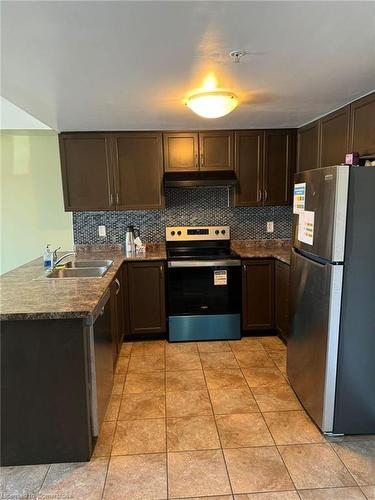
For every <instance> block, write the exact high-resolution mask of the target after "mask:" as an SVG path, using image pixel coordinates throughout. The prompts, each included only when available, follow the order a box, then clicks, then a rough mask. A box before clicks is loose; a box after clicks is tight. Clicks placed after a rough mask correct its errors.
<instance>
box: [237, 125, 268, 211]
mask: <svg viewBox="0 0 375 500" xmlns="http://www.w3.org/2000/svg"><path fill="white" fill-rule="evenodd" d="M263 140H264V133H263V130H242V131H239V132H236V133H235V170H236V175H237V179H238V186H237V188H236V206H238V207H251V206H259V205H261V204H262V189H263V185H262V182H263V179H262V172H263Z"/></svg>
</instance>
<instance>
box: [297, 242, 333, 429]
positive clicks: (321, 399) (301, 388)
mask: <svg viewBox="0 0 375 500" xmlns="http://www.w3.org/2000/svg"><path fill="white" fill-rule="evenodd" d="M342 275H343V266H342V265H332V264H329V263H327V264H321V263H319V262H316V261H314V260H310V259H307V258H306V257H304V256H302V255H300V254H298V253H297V252H296V251H293V252H292V260H291V311H290V312H291V324H290V333H289V338H288V354H287V371H288V377H289V380H290V383H291V385H292V387H293V389H294V391H295V392H296V394H297V396H298V398H299V399H300V401H301V403H302V405H303V406H304V408H305V409H306V411H307V412H308V413H309V415H310V416H311V418H312V419H313V420H314V421H315V423H316V424H317V425H318V426H319V427H320V428H321V429H322V431H324V432H332V428H333V416H334V402H335V386H336V369H337V350H338V337H339V325H340V309H341V289H342Z"/></svg>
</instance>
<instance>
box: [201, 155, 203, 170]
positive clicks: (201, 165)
mask: <svg viewBox="0 0 375 500" xmlns="http://www.w3.org/2000/svg"><path fill="white" fill-rule="evenodd" d="M201 167H204V154H203V153H201Z"/></svg>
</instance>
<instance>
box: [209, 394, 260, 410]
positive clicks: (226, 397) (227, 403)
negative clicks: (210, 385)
mask: <svg viewBox="0 0 375 500" xmlns="http://www.w3.org/2000/svg"><path fill="white" fill-rule="evenodd" d="M210 398H211V402H212V407H213V410H214V413H215V414H216V415H228V414H231V413H254V412H255V413H256V412H259V408H258V405H257V404H256V402H255V399H254V397H253V395H252V394H251V392H250V390H249V389H248V388H245V389H210Z"/></svg>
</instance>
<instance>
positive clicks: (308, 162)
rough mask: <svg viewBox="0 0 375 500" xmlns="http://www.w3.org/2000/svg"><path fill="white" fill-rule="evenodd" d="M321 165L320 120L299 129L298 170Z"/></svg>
mask: <svg viewBox="0 0 375 500" xmlns="http://www.w3.org/2000/svg"><path fill="white" fill-rule="evenodd" d="M318 166H319V122H318V121H316V122H313V123H309V124H308V125H305V126H304V127H301V128H300V129H298V152H297V170H298V172H302V171H303V170H311V169H313V168H318Z"/></svg>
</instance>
